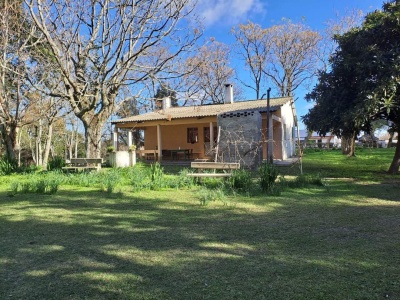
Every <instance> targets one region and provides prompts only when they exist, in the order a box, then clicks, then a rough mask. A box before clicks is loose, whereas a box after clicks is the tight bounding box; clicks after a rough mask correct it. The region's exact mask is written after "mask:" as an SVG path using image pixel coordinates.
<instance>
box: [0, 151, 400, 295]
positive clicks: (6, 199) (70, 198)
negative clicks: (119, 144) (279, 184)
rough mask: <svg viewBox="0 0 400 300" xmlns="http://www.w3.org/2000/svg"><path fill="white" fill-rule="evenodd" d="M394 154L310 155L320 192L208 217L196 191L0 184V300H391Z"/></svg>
mask: <svg viewBox="0 0 400 300" xmlns="http://www.w3.org/2000/svg"><path fill="white" fill-rule="evenodd" d="M393 153H394V151H393V150H392V149H374V150H369V149H365V150H362V151H359V152H358V156H357V157H355V158H346V157H343V156H342V155H341V154H340V152H338V151H329V152H310V153H307V154H306V155H305V156H304V160H303V169H304V172H305V173H306V174H317V173H319V174H320V175H321V176H322V177H323V178H325V179H324V182H325V186H312V185H309V186H306V187H302V188H285V189H283V190H282V192H281V194H280V195H278V196H272V195H266V194H264V195H262V194H257V195H253V196H245V195H236V196H230V197H229V198H228V199H227V200H226V201H212V202H210V203H209V204H208V205H207V206H202V205H200V202H199V194H198V193H199V188H197V187H195V188H191V189H180V190H176V189H169V190H163V191H143V192H132V191H131V189H130V188H129V186H125V187H123V188H122V189H121V191H118V192H116V193H113V194H111V195H109V194H107V193H104V192H101V191H99V190H98V189H97V188H94V187H77V186H71V185H63V186H61V188H60V189H59V191H58V192H57V193H56V194H54V195H40V194H32V193H30V194H16V195H14V196H10V193H9V189H10V181H11V180H12V178H13V177H14V176H8V177H0V299H400V192H399V191H400V190H399V186H400V176H389V175H386V174H385V173H384V171H385V170H387V168H388V166H389V164H390V161H391V158H392V155H393ZM297 170H298V169H297V167H291V168H282V170H281V172H282V173H285V174H290V175H293V174H296V172H298V171H297Z"/></svg>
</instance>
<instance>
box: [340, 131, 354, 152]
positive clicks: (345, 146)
mask: <svg viewBox="0 0 400 300" xmlns="http://www.w3.org/2000/svg"><path fill="white" fill-rule="evenodd" d="M342 154H343V155H347V156H356V145H355V133H353V134H352V135H351V136H343V137H342Z"/></svg>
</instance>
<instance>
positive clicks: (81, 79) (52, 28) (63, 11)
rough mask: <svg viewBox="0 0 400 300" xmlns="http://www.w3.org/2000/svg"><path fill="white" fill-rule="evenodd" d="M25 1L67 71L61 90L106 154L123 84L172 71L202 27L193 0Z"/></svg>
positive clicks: (93, 146)
mask: <svg viewBox="0 0 400 300" xmlns="http://www.w3.org/2000/svg"><path fill="white" fill-rule="evenodd" d="M24 1H25V4H26V7H27V9H28V11H29V12H30V15H31V17H32V20H33V22H34V23H35V24H36V26H37V27H38V28H39V29H40V30H41V32H42V33H43V34H44V36H45V37H46V40H47V42H48V44H49V47H50V49H51V55H52V57H53V58H54V60H55V65H56V67H57V68H58V69H59V70H60V73H61V75H62V76H61V77H62V82H63V84H64V86H65V92H64V93H57V94H56V95H54V96H59V97H65V98H66V99H67V100H68V102H69V104H70V106H71V107H72V110H73V112H74V113H75V115H76V116H77V117H78V118H79V119H80V120H81V121H82V122H83V125H84V128H85V144H86V152H87V156H88V157H99V156H100V150H101V131H102V128H103V126H104V124H105V122H106V121H107V119H108V118H109V117H110V116H111V115H112V114H113V113H114V112H115V111H116V110H117V109H118V106H119V105H120V104H121V103H122V102H123V99H122V97H121V95H120V92H119V91H120V89H121V88H122V87H124V86H128V85H129V86H133V87H134V86H139V85H141V84H143V83H144V82H145V81H146V80H148V79H154V78H158V77H165V76H167V74H168V68H169V67H171V66H172V65H173V64H174V60H175V59H177V58H178V57H179V56H180V55H181V54H182V53H184V52H186V51H189V50H190V49H191V47H192V46H193V45H194V44H195V42H196V40H197V38H198V37H199V35H200V31H199V30H198V29H197V28H193V29H190V28H189V25H190V24H194V23H193V22H194V18H191V20H190V22H189V20H188V17H189V16H190V15H191V13H192V10H193V6H192V5H191V4H192V2H193V1H192V0H174V1H164V0H152V1H133V0H118V1H117V0H93V1H76V0H60V1H52V0H24ZM183 26H184V27H185V28H184V30H182V29H183V28H182V27H183ZM193 26H195V25H193ZM175 63H176V62H175Z"/></svg>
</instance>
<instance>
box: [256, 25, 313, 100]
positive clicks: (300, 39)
mask: <svg viewBox="0 0 400 300" xmlns="http://www.w3.org/2000/svg"><path fill="white" fill-rule="evenodd" d="M264 33H265V38H266V39H268V40H269V41H270V49H269V50H270V55H269V60H268V64H267V65H266V66H265V67H264V68H263V72H264V74H265V75H266V76H267V77H268V79H269V80H270V81H271V82H272V83H273V84H274V85H275V86H276V87H277V89H278V91H279V96H282V97H286V96H292V95H293V91H295V90H296V89H297V88H298V87H299V86H300V85H302V84H304V83H306V82H307V81H308V80H310V79H311V78H312V77H313V76H314V75H315V74H316V71H317V67H318V62H317V60H316V59H315V57H316V54H317V51H318V43H319V41H320V40H321V36H320V34H319V33H318V32H316V31H313V30H311V29H310V28H308V27H307V26H306V25H304V24H303V23H298V24H295V23H292V22H290V21H285V22H284V23H283V24H282V25H276V26H272V27H270V28H267V29H265V30H264Z"/></svg>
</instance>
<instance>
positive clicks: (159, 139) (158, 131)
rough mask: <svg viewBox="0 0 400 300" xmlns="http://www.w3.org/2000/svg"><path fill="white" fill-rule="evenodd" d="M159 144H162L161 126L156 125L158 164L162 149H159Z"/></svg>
mask: <svg viewBox="0 0 400 300" xmlns="http://www.w3.org/2000/svg"><path fill="white" fill-rule="evenodd" d="M161 142H162V136H161V125H160V124H158V125H157V148H158V162H160V163H161V153H162V147H161Z"/></svg>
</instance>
